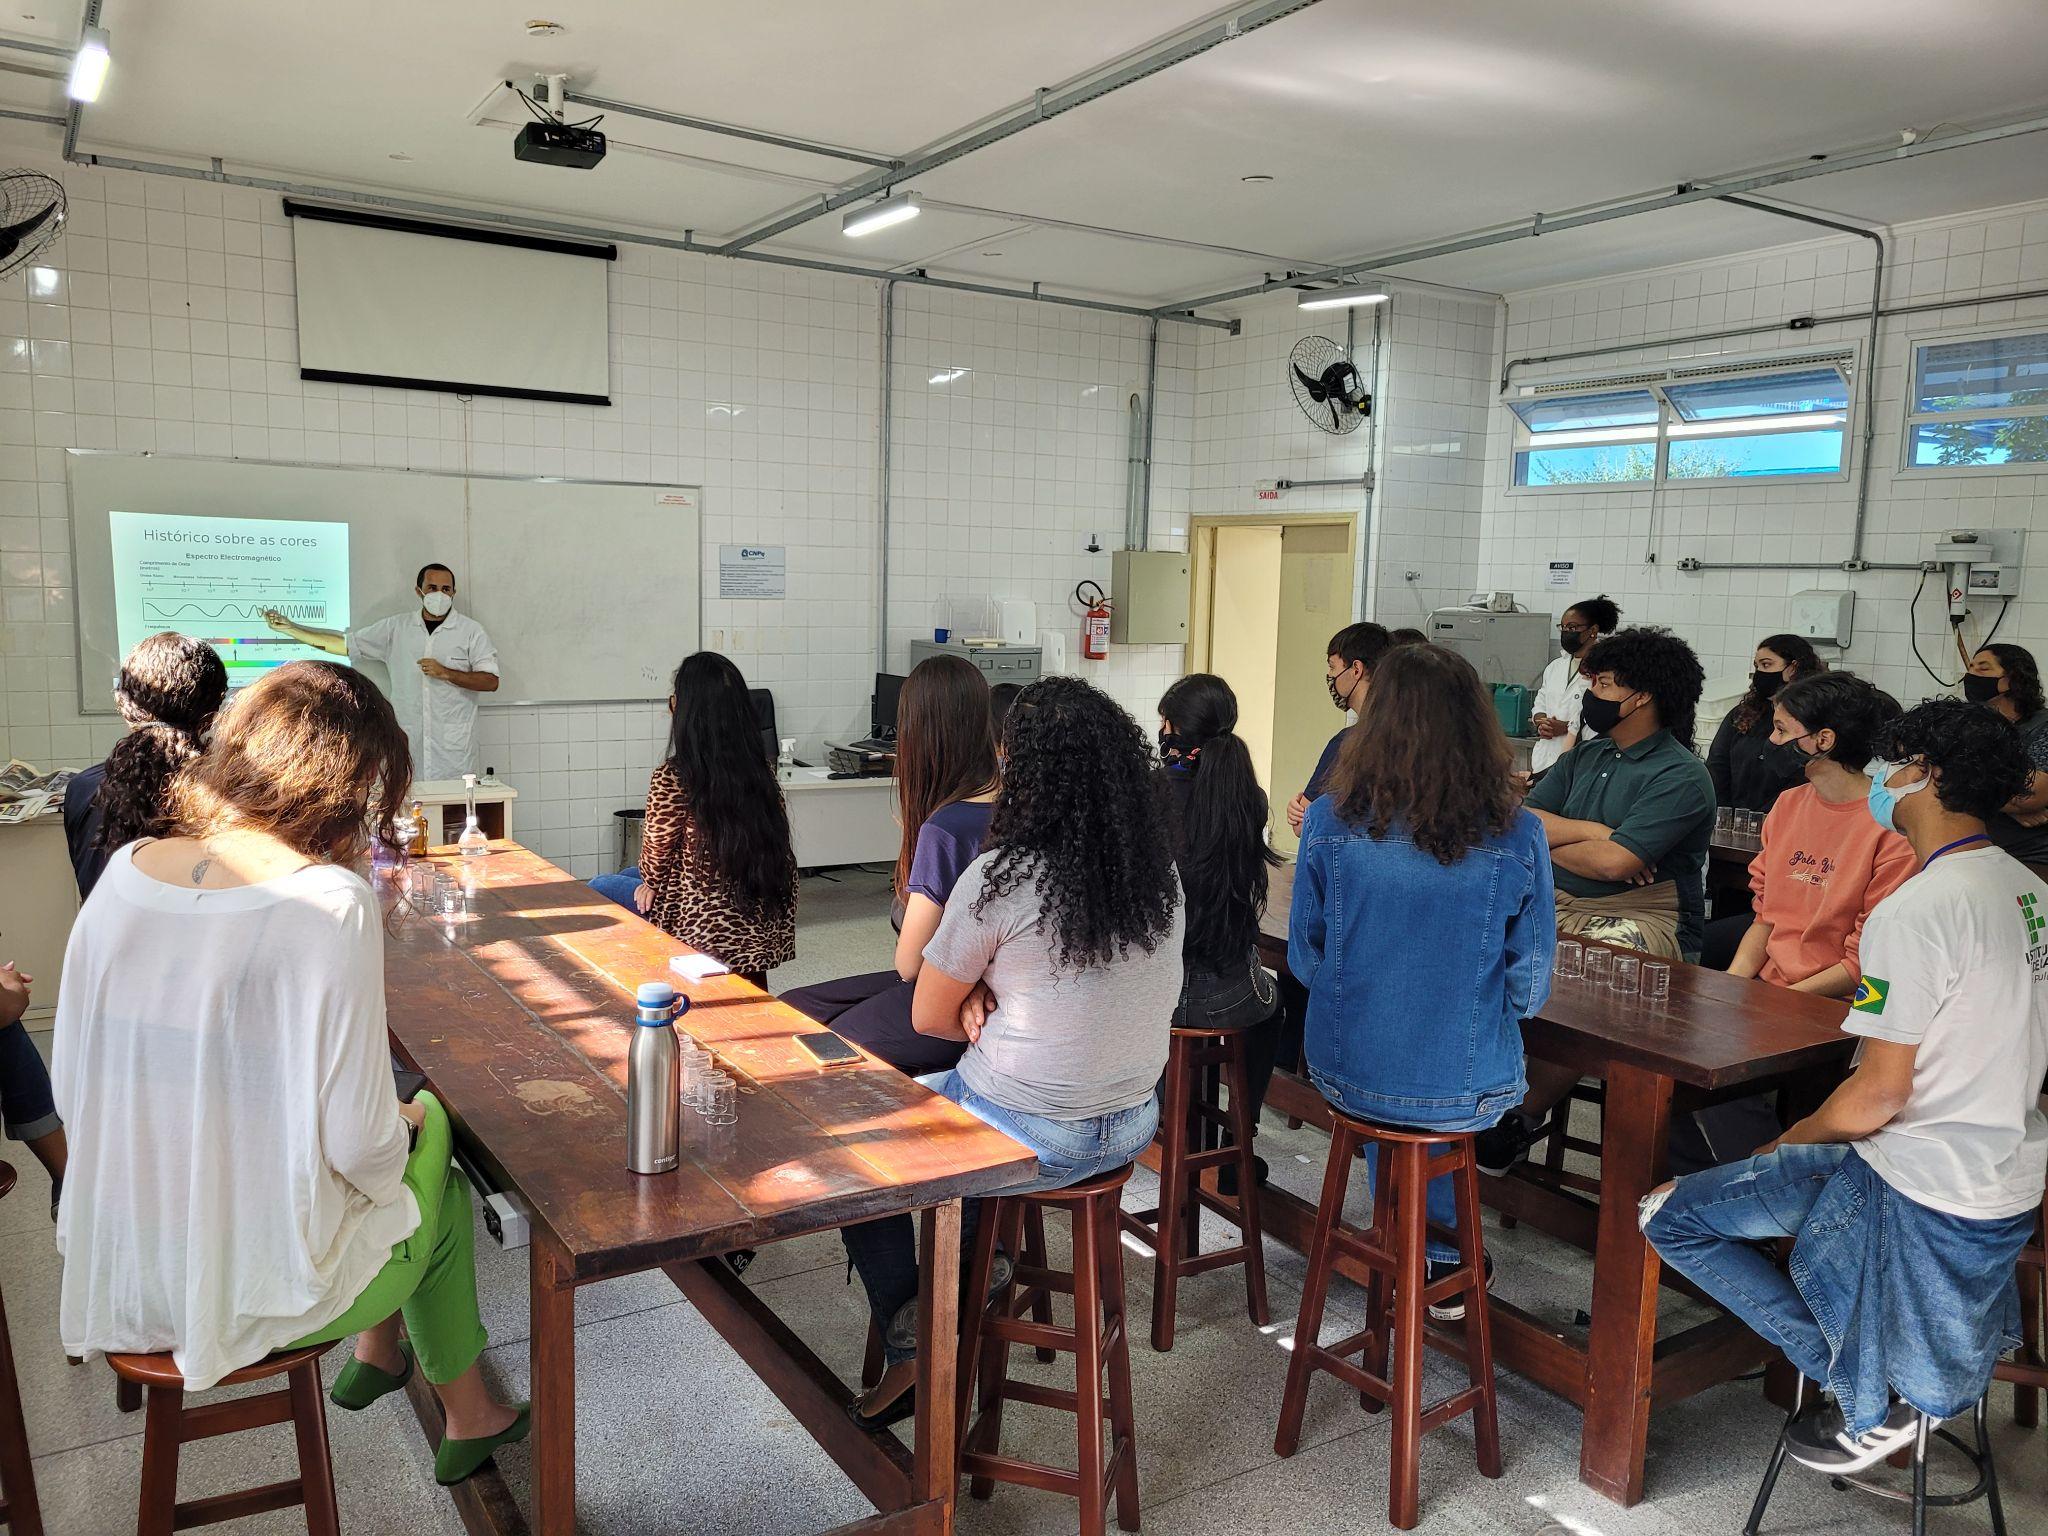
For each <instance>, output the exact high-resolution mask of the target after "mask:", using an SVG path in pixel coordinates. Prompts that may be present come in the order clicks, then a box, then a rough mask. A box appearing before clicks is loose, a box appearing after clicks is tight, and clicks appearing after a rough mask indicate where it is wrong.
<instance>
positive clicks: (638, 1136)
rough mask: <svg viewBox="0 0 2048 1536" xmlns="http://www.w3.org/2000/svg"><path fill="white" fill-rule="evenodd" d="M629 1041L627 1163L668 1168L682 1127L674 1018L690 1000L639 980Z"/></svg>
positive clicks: (635, 1167)
mask: <svg viewBox="0 0 2048 1536" xmlns="http://www.w3.org/2000/svg"><path fill="white" fill-rule="evenodd" d="M638 1004H639V1007H638V1013H637V1015H636V1016H635V1019H634V1027H633V1043H632V1045H631V1046H630V1047H629V1049H628V1050H627V1053H626V1166H627V1167H628V1168H629V1169H631V1170H632V1171H633V1172H634V1173H667V1172H668V1171H669V1170H671V1169H672V1168H674V1167H675V1165H676V1145H677V1140H678V1137H679V1135H680V1132H681V1129H682V1115H683V1106H682V1096H683V1056H682V1052H681V1051H680V1050H679V1049H678V1048H677V1041H676V1030H675V1021H676V1019H677V1017H678V1016H679V1015H681V1014H684V1013H687V1012H688V1011H689V1007H690V1000H689V999H688V998H687V997H678V996H677V995H676V989H675V988H674V987H672V986H670V985H669V984H668V983H667V982H665V981H643V982H642V983H640V993H639V999H638Z"/></svg>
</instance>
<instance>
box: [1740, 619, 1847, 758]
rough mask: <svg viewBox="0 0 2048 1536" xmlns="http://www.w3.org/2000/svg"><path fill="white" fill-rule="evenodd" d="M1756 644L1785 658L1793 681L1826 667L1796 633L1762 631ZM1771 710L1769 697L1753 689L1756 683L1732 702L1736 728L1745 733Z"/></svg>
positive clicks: (1819, 671) (1809, 645) (1778, 656)
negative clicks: (1739, 699) (1768, 632)
mask: <svg viewBox="0 0 2048 1536" xmlns="http://www.w3.org/2000/svg"><path fill="white" fill-rule="evenodd" d="M1756 648H1757V649H1758V650H1760V651H1769V652H1770V653H1771V654H1772V655H1773V656H1775V657H1777V658H1778V660H1780V661H1782V662H1784V663H1785V665H1786V667H1787V668H1788V669H1790V670H1791V671H1792V672H1794V673H1795V674H1796V675H1795V677H1794V678H1793V679H1791V680H1792V681H1797V680H1799V679H1800V678H1808V677H1813V676H1815V675H1816V674H1818V673H1822V672H1825V671H1827V669H1828V664H1827V663H1826V662H1825V661H1823V660H1821V655H1820V652H1819V651H1816V650H1815V649H1814V648H1813V646H1812V645H1811V644H1810V643H1809V642H1808V641H1806V640H1805V639H1804V638H1802V637H1801V636H1799V635H1765V636H1764V637H1763V639H1761V640H1759V641H1757V643H1756ZM1770 713H1771V706H1770V703H1769V701H1768V700H1766V699H1765V698H1764V696H1763V695H1762V694H1760V693H1758V692H1757V691H1756V684H1755V683H1751V684H1750V685H1749V687H1748V688H1747V689H1746V690H1745V691H1744V692H1743V695H1742V698H1741V701H1740V702H1739V703H1737V704H1736V706H1735V715H1734V719H1735V729H1736V730H1737V731H1740V732H1741V733H1742V734H1743V735H1745V736H1746V735H1748V734H1749V733H1750V732H1751V731H1753V730H1755V729H1756V723H1757V721H1759V720H1765V719H1768V718H1769V717H1770Z"/></svg>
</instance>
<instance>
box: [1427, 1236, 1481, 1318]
mask: <svg viewBox="0 0 2048 1536" xmlns="http://www.w3.org/2000/svg"><path fill="white" fill-rule="evenodd" d="M1480 1262H1481V1265H1482V1267H1483V1268H1484V1270H1485V1274H1486V1289H1487V1291H1488V1293H1489V1294H1490V1293H1491V1292H1492V1290H1493V1255H1492V1254H1490V1253H1486V1254H1481V1255H1480ZM1457 1267H1458V1263H1457V1261H1456V1260H1451V1261H1449V1262H1447V1263H1438V1262H1437V1261H1436V1260H1435V1259H1425V1260H1424V1261H1423V1264H1422V1283H1423V1284H1424V1285H1434V1284H1436V1282H1437V1281H1439V1280H1441V1279H1443V1277H1444V1276H1445V1275H1448V1274H1449V1273H1450V1272H1451V1271H1452V1270H1454V1269H1456V1268H1457ZM1466 1295H1467V1293H1466V1292H1464V1291H1457V1292H1454V1293H1453V1294H1451V1295H1449V1296H1446V1297H1445V1298H1444V1299H1443V1300H1442V1301H1437V1302H1432V1303H1430V1308H1429V1315H1430V1316H1431V1317H1433V1318H1434V1319H1436V1321H1438V1322H1440V1323H1462V1322H1463V1321H1464V1320H1465V1297H1466Z"/></svg>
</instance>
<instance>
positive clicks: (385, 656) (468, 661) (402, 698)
mask: <svg viewBox="0 0 2048 1536" xmlns="http://www.w3.org/2000/svg"><path fill="white" fill-rule="evenodd" d="M348 654H349V658H350V659H351V660H353V661H381V662H383V663H384V665H385V667H386V668H387V669H389V671H390V673H391V708H392V709H393V710H394V711H395V712H396V713H397V715H398V723H399V724H400V725H401V726H403V727H404V729H405V739H406V740H407V741H408V742H410V743H412V776H413V777H414V778H416V779H459V778H461V777H462V776H463V775H464V774H465V773H474V772H476V749H475V745H474V738H475V735H476V703H477V694H476V691H475V690H474V689H471V688H458V687H456V686H455V684H453V683H444V682H442V681H441V679H439V678H437V677H429V676H427V674H426V673H424V672H422V671H421V670H420V660H421V658H422V657H426V656H431V657H433V658H434V660H436V661H438V662H440V663H441V664H442V665H443V666H445V667H449V668H452V669H453V670H454V671H457V672H488V673H490V674H491V675H492V676H493V677H495V676H496V675H497V672H498V648H497V647H496V646H495V645H493V644H491V637H490V636H489V635H487V634H485V633H484V627H483V625H481V624H479V623H477V621H476V620H475V619H472V618H471V617H470V616H469V615H468V614H466V613H462V612H459V611H456V612H451V613H450V614H449V615H448V617H447V618H445V619H443V620H442V621H441V622H440V623H439V624H437V625H435V626H434V629H433V632H432V633H431V634H429V633H428V631H427V621H426V620H425V619H423V618H421V617H420V611H419V609H417V608H415V609H413V610H411V611H410V612H408V613H397V614H393V615H392V616H391V617H390V618H388V619H379V620H377V622H376V623H374V624H365V625H364V626H363V627H362V628H361V629H356V630H351V631H349V637H348Z"/></svg>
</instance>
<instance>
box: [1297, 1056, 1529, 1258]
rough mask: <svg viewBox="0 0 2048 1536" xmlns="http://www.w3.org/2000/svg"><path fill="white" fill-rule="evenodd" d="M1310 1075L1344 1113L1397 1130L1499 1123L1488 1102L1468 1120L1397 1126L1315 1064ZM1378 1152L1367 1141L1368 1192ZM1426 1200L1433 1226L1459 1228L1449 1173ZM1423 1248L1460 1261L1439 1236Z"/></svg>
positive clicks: (1482, 1127) (1485, 1126) (1486, 1126)
mask: <svg viewBox="0 0 2048 1536" xmlns="http://www.w3.org/2000/svg"><path fill="white" fill-rule="evenodd" d="M1308 1075H1309V1081H1310V1082H1312V1083H1314V1084H1315V1086H1316V1091H1317V1092H1319V1093H1320V1094H1322V1096H1323V1097H1324V1098H1326V1099H1328V1100H1329V1101H1330V1102H1331V1103H1332V1104H1334V1105H1335V1106H1336V1107H1337V1108H1338V1109H1341V1110H1342V1111H1344V1113H1345V1114H1347V1115H1351V1116H1353V1117H1355V1118H1357V1119H1360V1120H1372V1121H1374V1122H1376V1123H1377V1124H1380V1125H1385V1126H1390V1127H1392V1128H1393V1129H1396V1130H1413V1131H1485V1130H1491V1129H1492V1128H1493V1127H1494V1126H1496V1125H1498V1124H1499V1123H1500V1117H1501V1113H1502V1112H1501V1110H1500V1109H1499V1108H1498V1107H1497V1106H1495V1105H1491V1104H1489V1105H1488V1106H1487V1107H1486V1109H1485V1111H1484V1112H1483V1113H1481V1114H1479V1115H1477V1116H1474V1117H1472V1118H1471V1119H1469V1120H1465V1121H1461V1122H1457V1123H1454V1124H1450V1125H1411V1126H1395V1125H1394V1123H1393V1122H1392V1121H1391V1120H1388V1119H1387V1118H1386V1116H1384V1115H1379V1114H1375V1113H1374V1111H1373V1109H1371V1108H1368V1107H1365V1106H1364V1105H1361V1104H1360V1103H1359V1102H1358V1101H1357V1095H1355V1094H1352V1093H1349V1092H1347V1091H1346V1089H1345V1087H1344V1085H1343V1084H1341V1083H1339V1082H1336V1081H1335V1080H1334V1079H1331V1078H1326V1077H1324V1076H1323V1075H1322V1074H1321V1073H1319V1072H1317V1071H1316V1069H1315V1067H1314V1066H1313V1065H1311V1066H1310V1067H1309V1072H1308ZM1372 1102H1373V1101H1370V1100H1368V1101H1367V1103H1368V1104H1370V1103H1372ZM1379 1151H1380V1149H1379V1148H1378V1147H1377V1146H1375V1145H1373V1144H1372V1143H1370V1142H1368V1143H1367V1144H1366V1148H1365V1154H1364V1156H1365V1187H1366V1189H1367V1191H1368V1192H1370V1191H1371V1189H1372V1188H1373V1182H1372V1181H1373V1180H1374V1179H1377V1178H1378V1177H1379V1164H1380V1159H1379ZM1423 1203H1424V1204H1425V1205H1426V1206H1427V1207H1428V1208H1429V1221H1430V1225H1431V1226H1434V1227H1442V1228H1444V1229H1445V1230H1446V1231H1450V1232H1455V1231H1457V1230H1458V1191H1457V1187H1456V1186H1455V1185H1454V1184H1452V1182H1451V1176H1450V1175H1449V1174H1448V1173H1440V1174H1438V1175H1437V1176H1436V1177H1435V1178H1433V1179H1431V1180H1430V1181H1429V1195H1428V1197H1427V1198H1426V1199H1425V1200H1424V1202H1423ZM1422 1251H1423V1253H1424V1255H1425V1256H1426V1257H1427V1258H1428V1259H1429V1261H1430V1262H1431V1263H1432V1264H1455V1263H1457V1262H1458V1249H1457V1246H1456V1245H1455V1244H1453V1243H1447V1242H1444V1241H1443V1240H1442V1239H1440V1238H1436V1237H1431V1238H1428V1239H1426V1240H1425V1241H1424V1243H1423V1245H1422Z"/></svg>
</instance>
